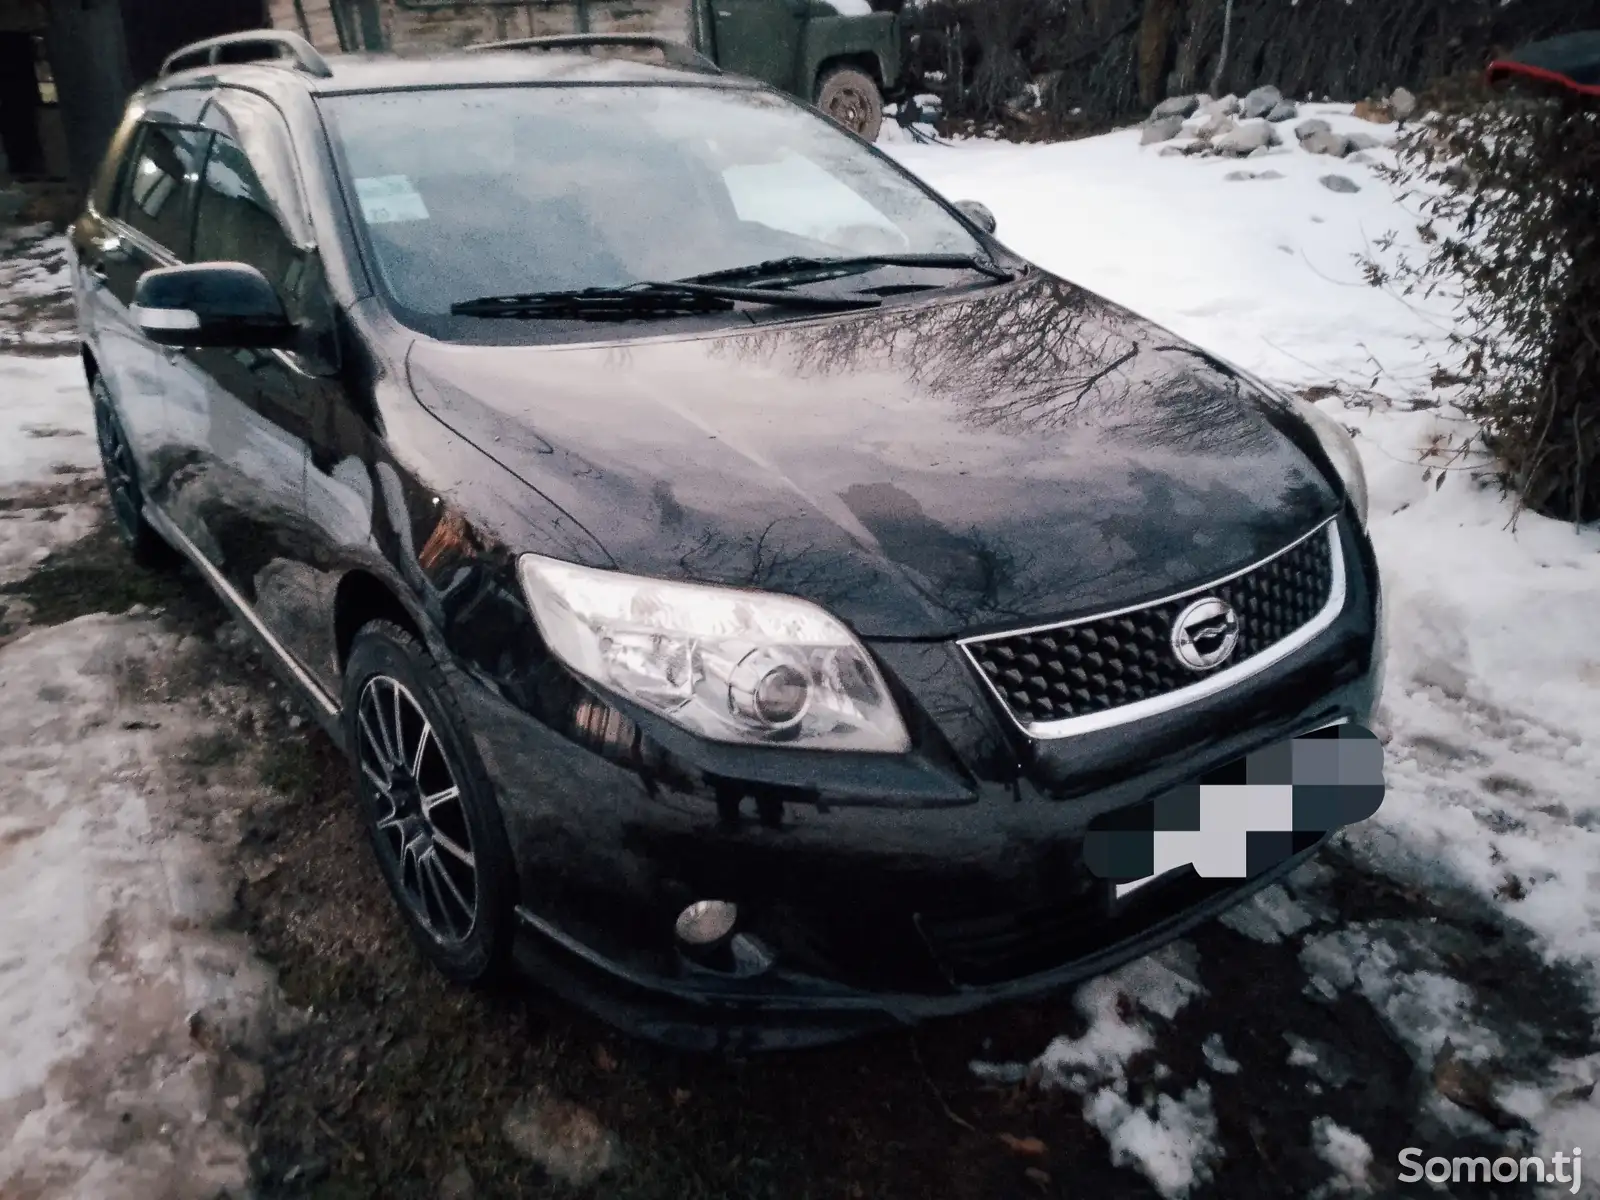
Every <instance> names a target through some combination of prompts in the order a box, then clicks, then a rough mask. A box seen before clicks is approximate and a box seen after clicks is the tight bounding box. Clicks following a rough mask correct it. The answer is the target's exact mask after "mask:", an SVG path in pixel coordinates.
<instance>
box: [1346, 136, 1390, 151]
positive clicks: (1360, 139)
mask: <svg viewBox="0 0 1600 1200" xmlns="http://www.w3.org/2000/svg"><path fill="white" fill-rule="evenodd" d="M1344 140H1345V145H1347V146H1348V147H1350V149H1351V150H1352V151H1355V150H1376V149H1377V148H1378V147H1379V146H1381V145H1383V139H1382V138H1376V137H1373V136H1372V135H1371V134H1370V133H1347V134H1345V135H1344Z"/></svg>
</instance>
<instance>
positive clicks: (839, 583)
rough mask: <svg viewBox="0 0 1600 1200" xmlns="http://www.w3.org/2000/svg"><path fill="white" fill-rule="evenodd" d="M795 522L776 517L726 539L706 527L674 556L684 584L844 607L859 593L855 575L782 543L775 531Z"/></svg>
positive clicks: (845, 564) (811, 550) (841, 562)
mask: <svg viewBox="0 0 1600 1200" xmlns="http://www.w3.org/2000/svg"><path fill="white" fill-rule="evenodd" d="M796 521H797V518H794V517H778V518H775V519H773V520H771V521H769V522H767V525H766V527H765V528H763V529H762V531H761V532H760V533H759V534H755V535H746V536H743V537H736V538H735V537H729V536H727V535H726V534H724V533H722V532H721V531H719V530H718V529H716V528H715V527H714V526H713V525H712V524H711V523H708V522H697V523H698V524H699V525H700V532H699V533H698V535H696V536H695V537H694V538H693V540H692V541H691V542H690V543H689V545H688V546H687V547H686V548H685V549H683V550H682V551H681V553H680V554H679V556H678V565H679V566H680V567H682V568H683V572H684V575H685V577H686V578H689V579H695V580H699V581H700V582H703V583H718V584H723V585H726V586H732V587H750V588H756V589H758V590H762V591H777V592H788V593H791V594H793V595H796V596H804V597H806V598H807V599H808V600H811V601H813V602H815V603H818V604H821V605H823V606H824V607H830V606H833V605H836V604H846V603H848V602H849V601H850V600H852V599H853V598H855V596H856V595H857V594H858V593H859V592H860V590H861V588H860V582H861V578H862V576H861V574H860V571H859V569H857V570H855V571H852V570H851V559H850V558H849V557H841V556H840V555H839V554H838V553H837V552H836V551H833V550H827V549H824V550H818V549H816V548H815V547H812V546H809V545H802V546H798V547H792V546H789V545H787V544H786V543H785V541H784V538H783V534H782V531H781V530H780V528H779V527H780V526H782V525H785V524H792V523H795V522H796Z"/></svg>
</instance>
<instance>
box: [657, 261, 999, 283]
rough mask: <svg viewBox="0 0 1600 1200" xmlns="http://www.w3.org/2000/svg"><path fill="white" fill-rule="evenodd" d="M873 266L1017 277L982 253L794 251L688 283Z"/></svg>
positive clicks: (691, 278) (838, 271)
mask: <svg viewBox="0 0 1600 1200" xmlns="http://www.w3.org/2000/svg"><path fill="white" fill-rule="evenodd" d="M872 267H949V268H952V269H962V268H965V269H966V270H969V271H978V272H980V273H982V274H984V275H987V276H989V278H990V279H996V280H1000V281H1001V282H1005V283H1009V282H1010V281H1011V280H1013V279H1015V278H1016V276H1015V275H1013V274H1012V273H1011V272H1010V271H1007V270H1006V269H1005V268H1004V267H1002V266H999V265H998V264H996V263H994V262H992V261H990V260H989V259H988V258H987V257H985V256H983V255H979V254H850V255H843V256H841V257H838V258H819V257H812V256H809V255H804V254H791V255H789V256H788V257H786V258H769V259H767V260H766V261H765V262H758V263H750V264H749V265H748V266H743V267H727V268H725V269H723V270H721V271H707V272H706V273H705V274H703V275H691V276H689V277H688V279H686V280H683V281H682V282H685V283H720V282H723V281H735V280H745V279H749V280H765V279H773V278H787V277H788V276H790V275H796V274H803V275H806V276H808V277H810V276H812V275H813V274H816V275H817V276H818V277H820V278H827V277H828V276H829V275H832V274H839V275H846V274H851V273H853V272H858V271H864V270H869V269H870V268H872Z"/></svg>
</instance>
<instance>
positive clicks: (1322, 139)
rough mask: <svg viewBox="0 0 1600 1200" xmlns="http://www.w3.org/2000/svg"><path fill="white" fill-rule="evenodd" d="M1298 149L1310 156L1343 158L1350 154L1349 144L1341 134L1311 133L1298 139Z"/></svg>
mask: <svg viewBox="0 0 1600 1200" xmlns="http://www.w3.org/2000/svg"><path fill="white" fill-rule="evenodd" d="M1300 148H1301V149H1302V150H1305V151H1307V152H1308V153H1311V154H1327V155H1331V156H1332V157H1334V158H1343V157H1344V156H1345V155H1346V154H1349V153H1350V142H1349V141H1348V140H1347V139H1346V138H1345V136H1344V134H1342V133H1313V134H1312V135H1311V136H1310V137H1303V138H1301V139H1300Z"/></svg>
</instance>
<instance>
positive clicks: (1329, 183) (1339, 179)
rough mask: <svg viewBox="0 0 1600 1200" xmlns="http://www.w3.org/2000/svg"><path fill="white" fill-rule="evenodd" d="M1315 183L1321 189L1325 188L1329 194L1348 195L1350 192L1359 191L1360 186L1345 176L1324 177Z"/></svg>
mask: <svg viewBox="0 0 1600 1200" xmlns="http://www.w3.org/2000/svg"><path fill="white" fill-rule="evenodd" d="M1317 182H1318V183H1320V184H1321V185H1322V186H1323V187H1325V188H1327V189H1328V190H1329V191H1330V192H1342V193H1345V194H1348V193H1350V192H1359V191H1360V190H1361V185H1360V184H1359V183H1357V182H1356V181H1355V180H1354V179H1351V178H1350V177H1349V176H1347V175H1324V176H1323V177H1322V178H1321V179H1319V180H1317Z"/></svg>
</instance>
